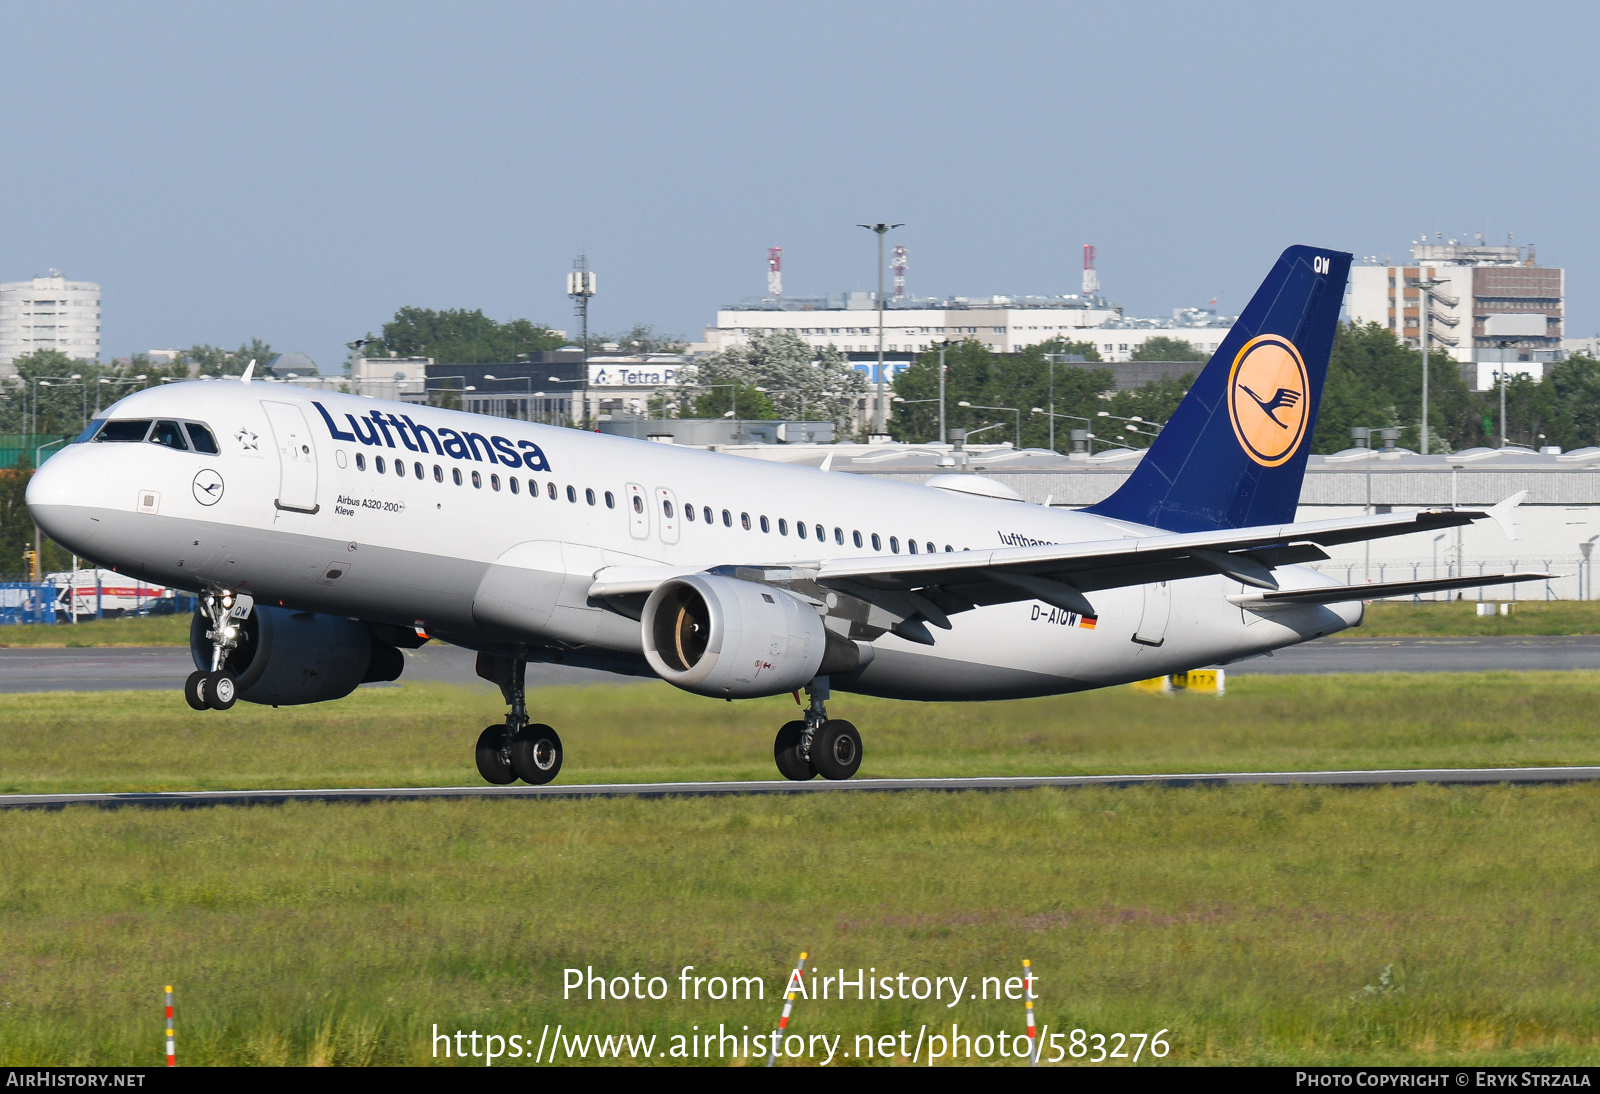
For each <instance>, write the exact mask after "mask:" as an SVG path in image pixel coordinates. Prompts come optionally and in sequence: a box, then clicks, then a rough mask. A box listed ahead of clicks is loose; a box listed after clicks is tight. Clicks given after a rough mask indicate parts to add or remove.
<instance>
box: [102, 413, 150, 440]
mask: <svg viewBox="0 0 1600 1094" xmlns="http://www.w3.org/2000/svg"><path fill="white" fill-rule="evenodd" d="M148 432H150V419H149V418H144V419H142V420H140V421H135V422H107V423H106V424H105V428H103V429H102V430H100V434H99V436H97V437H95V440H97V441H112V442H115V441H142V440H144V435H145V434H146V433H148Z"/></svg>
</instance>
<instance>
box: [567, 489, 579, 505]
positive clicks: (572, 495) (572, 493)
mask: <svg viewBox="0 0 1600 1094" xmlns="http://www.w3.org/2000/svg"><path fill="white" fill-rule="evenodd" d="M567 500H568V501H570V502H571V503H572V504H573V505H577V504H578V488H577V487H576V486H569V487H567Z"/></svg>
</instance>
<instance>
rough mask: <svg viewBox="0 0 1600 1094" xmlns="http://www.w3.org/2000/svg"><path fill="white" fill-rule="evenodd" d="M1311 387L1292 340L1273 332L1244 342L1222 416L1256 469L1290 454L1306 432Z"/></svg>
mask: <svg viewBox="0 0 1600 1094" xmlns="http://www.w3.org/2000/svg"><path fill="white" fill-rule="evenodd" d="M1310 394H1311V385H1310V382H1309V380H1308V379H1307V377H1306V363H1305V361H1303V360H1301V358H1300V351H1299V350H1297V349H1295V347H1294V343H1293V342H1291V341H1289V340H1288V339H1287V338H1284V337H1282V336H1280V335H1276V334H1263V335H1259V336H1257V337H1255V338H1252V339H1250V341H1248V342H1246V343H1245V345H1244V348H1243V349H1241V350H1240V351H1239V355H1238V356H1237V357H1235V358H1234V359H1233V371H1232V372H1230V373H1229V374H1228V416H1229V418H1231V419H1232V420H1233V435H1234V436H1235V437H1237V438H1238V439H1239V444H1240V446H1241V447H1242V448H1243V449H1244V450H1245V453H1246V454H1247V455H1248V456H1249V457H1250V458H1251V459H1252V460H1254V461H1256V463H1258V464H1260V465H1261V466H1262V467H1277V466H1278V465H1279V464H1282V463H1284V462H1285V461H1286V460H1288V459H1289V457H1290V456H1293V455H1294V454H1295V452H1296V451H1297V450H1298V449H1299V448H1300V442H1301V441H1302V440H1304V439H1305V435H1306V417H1307V414H1308V413H1309V411H1310V408H1309V407H1308V406H1307V405H1306V401H1307V399H1308V398H1309V397H1310Z"/></svg>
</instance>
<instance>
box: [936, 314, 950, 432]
mask: <svg viewBox="0 0 1600 1094" xmlns="http://www.w3.org/2000/svg"><path fill="white" fill-rule="evenodd" d="M933 341H934V344H935V345H937V346H938V347H939V443H940V444H945V443H946V441H945V428H944V350H945V347H946V346H947V345H949V343H950V339H948V338H946V337H945V336H944V335H942V334H936V335H934V338H933Z"/></svg>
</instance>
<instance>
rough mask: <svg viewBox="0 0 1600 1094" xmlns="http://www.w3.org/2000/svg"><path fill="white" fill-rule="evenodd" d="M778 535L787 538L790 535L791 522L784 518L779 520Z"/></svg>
mask: <svg viewBox="0 0 1600 1094" xmlns="http://www.w3.org/2000/svg"><path fill="white" fill-rule="evenodd" d="M778 534H779V535H780V536H786V535H788V534H789V522H788V521H786V520H784V519H783V518H782V517H779V518H778Z"/></svg>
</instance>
